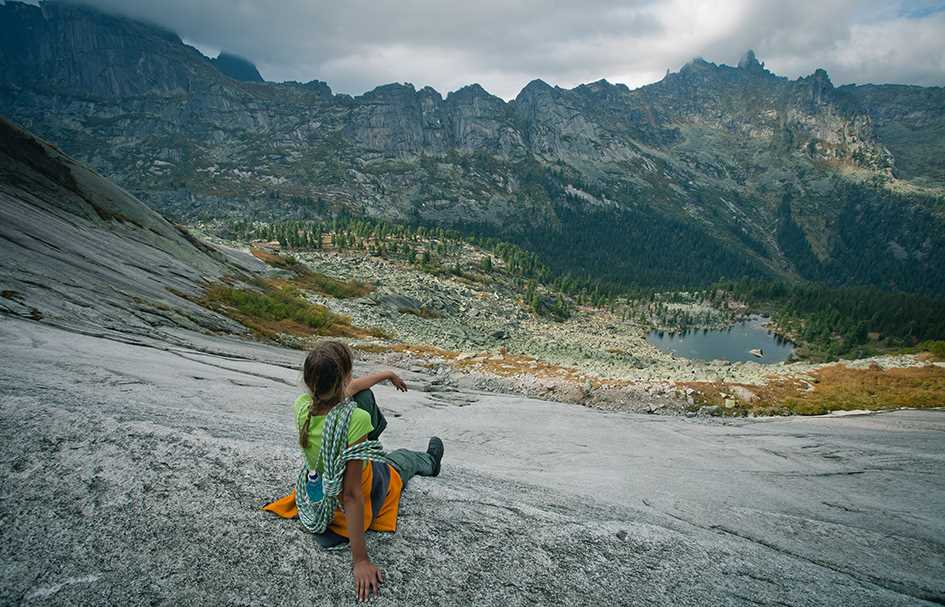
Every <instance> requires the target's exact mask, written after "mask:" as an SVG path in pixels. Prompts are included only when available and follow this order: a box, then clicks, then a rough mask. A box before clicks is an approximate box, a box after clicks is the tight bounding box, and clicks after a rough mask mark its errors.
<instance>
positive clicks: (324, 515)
mask: <svg viewBox="0 0 945 607" xmlns="http://www.w3.org/2000/svg"><path fill="white" fill-rule="evenodd" d="M356 408H357V404H356V403H355V402H354V401H353V400H351V399H348V400H346V401H344V402H343V403H340V404H338V405H336V406H335V407H334V408H333V409H332V410H331V411H329V412H328V415H327V416H326V417H325V423H324V425H323V426H322V446H321V449H320V450H319V453H318V461H317V462H316V463H315V467H316V468H317V467H318V463H319V462H321V464H322V472H320V473H319V476H320V477H321V481H322V499H321V500H319V501H312V500H311V499H309V496H308V491H307V490H306V485H307V484H308V474H309V469H308V466H307V465H305V464H303V465H302V470H301V471H300V472H299V477H298V479H297V480H296V481H295V505H296V506H297V507H298V509H299V521H300V522H301V523H302V527H304V528H305V530H306V531H309V532H310V533H324V532H325V529H327V528H328V525H329V523H331V519H332V518H334V516H335V510H336V509H337V508H339V507H341V500H340V499H338V495H339V494H340V493H341V488H342V485H343V484H344V474H345V466H346V464H347V463H348V462H349V461H351V460H362V461H363V460H367V461H375V462H384V463H389V461H388V459H387V457H386V455H385V454H384V449H383V448H382V447H381V443H380V441H376V440H366V441H364V442H361V443H358V444H356V445H352V446H350V447H348V424H349V423H350V422H351V414H352V413H353V412H354V410H355V409H356ZM342 510H344V508H343V507H342Z"/></svg>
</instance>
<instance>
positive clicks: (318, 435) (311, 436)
mask: <svg viewBox="0 0 945 607" xmlns="http://www.w3.org/2000/svg"><path fill="white" fill-rule="evenodd" d="M310 406H312V397H311V396H309V395H308V394H303V395H301V396H299V397H298V398H297V399H295V427H296V430H297V431H298V432H301V431H302V426H303V425H305V418H306V416H307V415H308V408H309V407H310ZM324 425H325V416H324V415H313V416H312V421H311V422H309V425H308V448H307V449H303V450H302V451H303V453H304V454H305V463H306V465H308V469H309V470H315V462H317V461H318V453H319V451H321V448H322V427H323V426H324ZM373 429H374V426H372V425H371V414H370V413H368V412H367V411H365V410H364V409H361V408H355V410H354V411H352V412H351V423H349V424H348V444H349V445H350V444H352V443H355V442H357V441H359V440H361V437H363V436H364V435H365V434H367V433H368V432H370V431H371V430H373ZM321 471H322V469H321V467H319V468H318V472H321Z"/></svg>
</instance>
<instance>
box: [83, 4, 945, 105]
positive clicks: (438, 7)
mask: <svg viewBox="0 0 945 607" xmlns="http://www.w3.org/2000/svg"><path fill="white" fill-rule="evenodd" d="M86 3H88V4H91V5H93V6H97V7H99V8H102V9H104V10H107V11H110V12H120V13H124V14H128V15H132V16H135V17H139V18H143V19H145V20H148V21H152V22H155V23H158V24H160V25H163V26H165V27H167V28H169V29H172V30H174V31H176V32H177V33H178V34H180V36H181V37H182V38H183V39H184V40H186V41H187V42H188V43H190V44H192V45H194V46H197V47H198V48H200V49H201V50H203V51H204V52H206V53H213V54H214V55H215V54H216V52H217V51H219V50H220V49H226V50H229V51H232V52H235V53H237V54H240V55H243V56H245V57H246V58H248V59H250V60H252V61H253V62H255V63H256V65H257V66H258V68H259V71H260V72H261V73H262V75H263V77H264V78H266V79H267V80H274V81H282V80H299V81H303V82H304V81H308V80H313V79H318V80H325V81H327V82H328V83H329V85H331V87H332V89H333V90H334V91H336V92H345V93H351V94H360V93H362V92H364V91H366V90H369V89H371V88H374V87H375V86H377V85H379V84H385V83H389V82H412V83H413V84H414V85H415V86H416V87H417V88H420V87H422V86H425V85H431V86H433V87H434V88H436V89H437V90H439V91H440V92H441V93H443V94H445V93H447V92H448V91H452V90H455V89H457V88H459V87H461V86H463V85H465V84H469V83H472V82H478V83H480V84H481V85H482V86H483V87H485V88H486V90H488V91H490V92H492V93H494V94H496V95H498V96H500V97H503V98H506V99H509V98H511V97H514V96H515V95H516V94H517V93H518V91H519V90H520V89H521V88H522V87H523V86H524V85H525V84H526V83H528V82H529V81H530V80H533V79H535V78H541V79H543V80H545V81H547V82H549V83H551V84H557V85H560V86H563V87H572V86H575V85H577V84H580V83H582V82H591V81H594V80H598V79H600V78H606V79H607V80H610V81H611V82H622V83H625V84H626V85H628V86H629V87H631V88H636V87H638V86H641V85H643V84H647V83H650V82H654V81H656V80H659V79H660V78H662V77H663V75H664V74H665V72H666V70H667V69H670V70H672V71H676V70H678V69H679V67H680V66H682V65H683V64H684V63H686V62H687V61H688V60H689V59H691V58H692V57H696V56H701V57H704V58H705V59H707V60H709V61H713V62H715V63H727V64H730V65H733V64H735V63H737V61H738V58H739V56H740V55H741V54H742V53H743V52H744V51H745V50H746V49H748V48H753V49H755V51H756V52H757V55H758V58H759V59H760V60H762V61H764V62H765V63H766V66H767V67H768V68H769V69H770V70H772V71H773V72H775V73H777V74H780V75H784V76H788V77H791V78H795V77H798V76H802V75H806V74H809V73H811V72H813V71H814V70H815V69H816V68H818V67H823V68H825V69H826V70H827V71H828V72H829V74H830V77H831V79H832V80H833V82H834V84H846V83H850V82H857V83H864V82H875V83H886V82H895V83H905V84H922V85H937V86H942V85H945V0H938V1H931V0H912V1H908V2H896V1H886V2H881V1H875V2H873V1H869V0H865V1H864V0H859V1H857V0H793V1H790V0H713V1H705V2H701V1H687V0H668V1H659V2H657V1H652V0H630V1H626V2H605V1H600V0H573V1H572V0H562V1H557V2H554V1H547V2H540V1H537V0H523V1H518V2H517V1H515V0H461V1H453V0H394V1H386V0H330V1H322V0H198V1H194V0H161V1H160V2H154V0H86Z"/></svg>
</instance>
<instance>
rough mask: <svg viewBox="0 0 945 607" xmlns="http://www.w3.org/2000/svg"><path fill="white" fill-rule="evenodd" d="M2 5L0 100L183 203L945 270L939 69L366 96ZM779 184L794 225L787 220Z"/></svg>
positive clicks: (627, 276) (90, 158)
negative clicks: (837, 77) (605, 235)
mask: <svg viewBox="0 0 945 607" xmlns="http://www.w3.org/2000/svg"><path fill="white" fill-rule="evenodd" d="M0 17H2V18H0V34H2V36H0V114H3V115H6V116H8V117H10V118H12V119H14V120H16V121H17V122H18V123H20V124H22V125H24V126H25V127H26V128H29V129H31V130H33V131H34V132H37V133H38V134H40V135H42V136H43V137H45V138H47V139H49V140H50V141H54V142H56V143H57V144H58V145H61V146H62V147H63V148H64V149H65V150H66V151H67V152H69V153H70V154H72V155H74V156H75V157H77V158H79V159H80V160H83V161H85V162H88V163H89V164H91V165H92V166H93V167H94V168H95V169H96V170H99V171H100V172H102V173H104V174H106V175H108V176H109V177H111V178H113V179H114V180H116V181H117V182H118V183H120V184H121V185H123V186H124V187H126V188H127V189H129V190H131V191H133V192H135V193H136V194H137V195H139V196H140V197H141V198H142V199H143V200H144V201H145V202H146V203H148V204H149V205H151V206H153V207H154V208H157V209H159V210H161V211H162V212H164V213H166V214H170V215H172V216H174V217H176V218H182V219H186V218H193V217H198V216H199V217H206V216H227V215H240V216H243V215H245V214H246V213H253V214H255V216H257V217H258V218H260V219H266V218H299V217H307V216H311V215H312V213H313V211H312V209H314V208H320V209H328V210H329V211H331V212H337V211H340V210H347V211H349V212H354V213H359V214H365V215H369V216H372V217H381V218H385V219H388V220H393V221H410V222H418V221H424V222H429V223H435V224H441V225H442V224H445V225H454V226H466V227H469V226H473V227H476V229H479V230H480V231H485V232H488V233H491V234H494V235H500V236H503V237H508V238H513V239H520V240H524V241H529V240H530V241H532V242H539V243H540V242H547V241H551V240H561V239H563V238H564V239H567V238H568V237H569V236H570V234H569V233H568V232H567V230H569V229H570V230H572V231H574V232H580V233H587V234H589V235H590V234H597V233H599V232H600V231H601V228H602V227H607V226H615V225H620V226H627V227H626V230H624V232H623V234H624V237H623V238H617V239H611V240H615V242H609V243H608V246H611V247H616V248H618V249H619V252H620V254H619V255H617V257H618V258H621V259H625V260H627V261H626V263H624V264H619V263H616V264H591V265H587V264H583V265H582V264H580V263H575V264H574V265H572V266H571V267H562V268H559V269H563V270H566V271H571V272H582V273H583V272H590V273H594V274H596V275H597V276H598V277H600V278H604V279H607V280H613V281H617V282H633V283H635V284H639V283H643V282H646V280H647V279H646V278H645V277H644V276H641V275H640V273H639V268H641V267H654V257H655V258H657V261H656V263H657V264H658V263H659V262H658V258H659V256H658V254H657V253H658V252H656V251H653V250H649V249H647V248H646V246H645V244H641V243H655V242H660V241H661V240H665V239H667V238H670V237H672V235H673V234H678V233H682V230H685V231H687V236H686V238H685V240H686V241H688V242H691V243H692V242H703V241H704V242H705V243H706V244H705V251H722V252H724V254H725V255H726V260H727V261H726V263H725V264H724V265H726V267H728V268H732V269H733V270H732V271H733V272H735V273H736V274H737V275H755V276H787V277H792V276H798V275H801V274H802V273H803V271H802V270H803V268H806V267H808V266H810V265H811V263H809V262H810V261H811V260H812V259H813V264H814V266H816V267H815V273H816V274H817V276H816V278H820V279H824V280H827V281H828V282H833V283H836V284H873V285H879V286H884V287H895V288H897V289H905V290H913V291H937V292H941V291H942V290H943V289H945V286H943V285H942V284H941V281H934V280H930V279H929V278H928V277H929V276H934V275H936V274H941V273H942V272H945V259H943V258H942V254H939V253H935V251H943V250H945V240H943V238H945V237H943V236H942V234H943V233H945V231H943V230H942V229H941V226H942V225H943V219H942V217H941V213H940V212H939V211H937V210H936V209H937V208H938V206H937V203H936V199H937V198H940V197H941V193H942V191H945V173H943V168H942V166H943V163H942V162H941V158H942V156H943V153H945V143H943V142H945V137H943V136H940V135H942V134H945V131H943V129H945V126H943V125H945V91H943V89H940V88H921V87H895V86H873V85H867V86H844V87H835V86H834V85H833V84H832V83H831V81H830V78H829V77H828V75H827V74H826V73H825V72H824V71H823V70H817V71H815V72H814V73H813V74H812V75H810V76H807V77H804V78H799V79H797V80H789V79H787V78H782V77H779V76H776V75H775V74H772V73H771V72H770V71H769V70H767V69H766V68H765V67H764V64H763V63H761V62H760V61H759V60H758V58H757V57H755V55H754V53H753V52H749V53H746V55H745V56H744V57H743V58H742V60H741V61H740V62H739V65H738V66H737V67H731V66H727V65H717V64H715V63H710V62H708V61H705V60H702V59H695V60H693V61H691V62H689V63H688V64H686V65H685V66H683V67H682V68H681V69H680V70H679V71H678V72H675V73H668V74H667V76H666V77H665V78H664V79H663V80H661V81H660V82H657V83H655V84H652V85H648V86H645V87H641V88H639V89H636V90H629V89H628V88H627V87H626V86H623V85H620V84H611V83H609V82H607V81H604V80H601V81H598V82H593V83H590V84H584V85H581V86H578V87H575V88H573V89H562V88H559V87H556V86H551V85H549V84H547V83H545V82H542V81H540V80H536V81H533V82H531V83H529V84H528V85H527V86H526V87H525V88H524V89H523V90H522V91H521V93H519V95H518V96H517V97H516V98H515V99H513V100H511V101H508V102H506V101H503V100H501V99H499V98H497V97H495V96H493V95H490V94H489V93H488V92H486V91H485V90H484V89H483V88H482V87H480V86H479V85H475V84H473V85H470V86H467V87H464V88H461V89H459V90H457V91H453V92H451V93H450V94H448V95H447V96H446V97H445V98H444V97H443V96H442V95H441V94H440V93H439V92H437V91H435V90H433V89H431V88H429V87H426V88H423V89H420V90H416V89H415V88H414V86H413V85H411V84H404V83H401V84H388V85H384V86H380V87H378V88H376V89H374V90H372V91H369V92H367V93H365V94H363V95H360V96H357V97H350V96H348V95H334V94H332V92H331V89H330V88H329V87H328V85H326V84H325V83H323V82H318V81H312V82H310V83H307V84H300V83H295V82H288V83H263V82H259V81H258V78H257V76H258V72H256V70H255V68H252V69H249V68H251V67H252V66H251V64H248V63H247V65H243V66H242V68H245V69H242V68H241V70H240V72H239V75H237V77H236V79H233V78H231V77H229V76H227V75H225V74H224V73H223V71H226V70H227V69H228V68H223V67H221V69H222V70H223V71H221V69H216V68H215V65H214V63H215V64H216V66H217V67H220V66H222V65H223V64H222V63H221V61H223V59H224V58H218V59H217V60H215V61H214V62H212V61H210V60H208V59H207V58H205V57H204V56H203V55H201V54H200V53H199V52H198V51H196V50H195V49H193V48H191V47H189V46H186V45H184V44H183V43H182V42H181V40H180V39H179V38H178V37H177V36H176V35H174V34H171V33H168V32H165V31H162V30H160V29H156V28H154V27H151V26H148V25H144V24H141V23H136V22H134V21H131V20H128V19H125V18H121V17H114V16H109V15H104V14H101V13H99V12H96V11H93V10H91V9H87V8H83V7H79V6H74V5H66V4H53V3H44V4H41V5H40V6H39V7H37V6H32V5H25V4H21V3H17V2H7V3H6V4H4V5H3V6H0ZM224 63H226V62H224ZM244 72H245V73H244ZM250 72H251V73H250ZM234 73H235V72H232V71H230V75H231V76H232V75H234ZM244 80H253V82H245V81H244ZM913 139H915V141H916V142H917V143H916V145H912V141H913ZM902 180H908V182H903V181H902ZM785 201H786V204H788V206H789V207H790V209H791V210H792V212H793V213H792V215H793V216H794V217H795V221H796V223H797V230H796V231H795V233H796V234H797V235H799V238H800V240H801V241H802V242H801V244H802V246H797V247H793V248H792V247H790V246H785V243H782V242H779V240H778V238H777V236H776V235H775V234H774V232H775V231H776V229H777V225H778V222H779V214H778V210H779V209H780V208H781V207H782V204H784V203H785ZM903 209H906V212H902V210H903ZM316 214H317V213H316ZM573 217H578V218H580V219H581V221H580V222H578V223H576V222H575V221H574V220H573ZM870 217H877V218H882V219H877V221H876V222H872V221H871V219H870ZM874 223H879V224H882V225H883V227H882V231H883V232H884V233H883V234H882V235H881V238H876V239H874V236H875V235H876V232H877V226H876V225H874ZM641 225H646V226H649V228H648V229H649V230H650V231H651V232H652V233H651V232H647V231H645V230H643V229H642V228H640V227H639V226H641ZM680 226H681V227H680ZM572 240H573V239H572ZM890 241H894V242H896V243H899V244H900V245H902V246H903V247H904V251H905V256H904V257H903V256H901V255H900V256H899V257H898V258H897V257H893V256H892V255H890V253H889V247H888V242H890ZM633 243H635V244H633ZM903 243H906V244H903ZM795 251H804V252H805V253H804V254H799V253H798V254H795ZM929 251H932V253H929ZM811 252H812V253H811ZM798 255H800V256H798ZM705 257H706V253H705V252H704V251H703V250H694V252H693V256H692V258H693V259H699V258H705ZM735 260H738V263H734V262H735ZM856 260H863V261H862V263H860V262H857V263H853V262H854V261H856ZM564 263H566V262H565V261H562V262H561V264H564ZM685 263H688V265H685V267H682V268H681V269H682V270H683V273H684V274H688V275H689V276H693V277H698V276H705V273H704V271H703V269H702V268H700V267H699V266H698V265H697V264H696V262H695V261H692V262H685ZM676 265H677V266H678V264H676ZM736 266H737V267H736ZM656 267H657V269H658V270H660V271H662V272H663V274H665V275H668V274H670V273H672V271H673V270H674V269H678V268H674V266H673V264H667V265H666V267H665V268H661V267H659V266H658V265H657V266H656ZM720 277H721V274H718V273H716V274H715V275H713V276H705V278H703V280H704V281H709V282H711V281H712V280H715V279H717V278H720ZM729 277H731V276H729ZM807 277H810V276H807ZM674 280H675V279H674ZM693 280H694V279H693Z"/></svg>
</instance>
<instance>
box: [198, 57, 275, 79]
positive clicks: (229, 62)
mask: <svg viewBox="0 0 945 607" xmlns="http://www.w3.org/2000/svg"><path fill="white" fill-rule="evenodd" d="M210 63H212V64H213V65H214V66H215V67H216V68H217V69H218V70H220V71H221V72H223V73H224V74H226V75H227V76H229V77H230V78H232V79H234V80H242V81H243V82H263V77H262V76H260V75H259V70H257V69H256V66H255V65H253V64H252V62H250V61H247V60H246V59H243V58H242V57H239V56H237V55H233V54H230V53H222V52H221V53H220V54H219V55H217V57H216V59H211V60H210Z"/></svg>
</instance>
